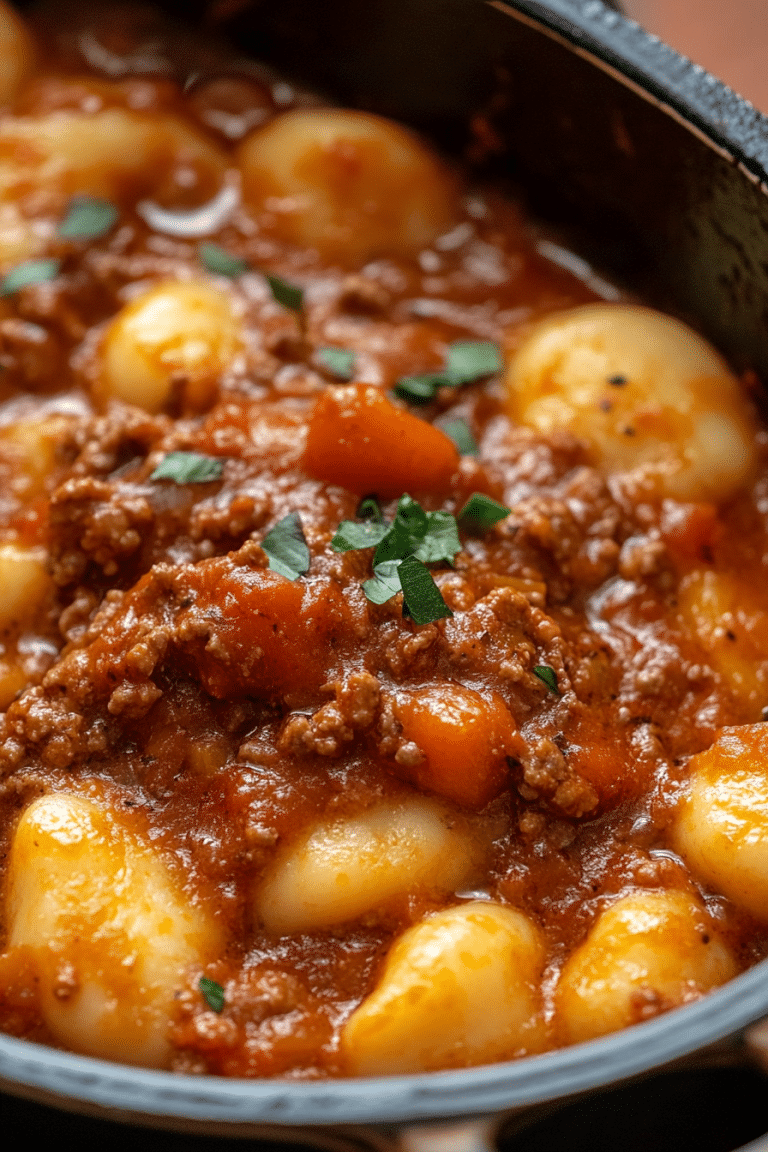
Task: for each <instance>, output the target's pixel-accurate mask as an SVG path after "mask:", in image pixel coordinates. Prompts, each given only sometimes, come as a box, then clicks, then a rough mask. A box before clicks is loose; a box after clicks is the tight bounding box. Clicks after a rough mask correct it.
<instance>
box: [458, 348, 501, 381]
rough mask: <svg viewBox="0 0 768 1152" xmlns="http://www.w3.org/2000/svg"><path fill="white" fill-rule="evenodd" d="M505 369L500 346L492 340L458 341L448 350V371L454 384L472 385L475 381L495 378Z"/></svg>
mask: <svg viewBox="0 0 768 1152" xmlns="http://www.w3.org/2000/svg"><path fill="white" fill-rule="evenodd" d="M503 368H504V361H503V360H502V358H501V352H500V351H499V348H498V345H496V344H493V343H491V341H490V340H457V341H456V343H455V344H451V346H450V348H449V349H448V359H447V361H446V370H447V372H448V374H449V375H450V376H451V377H452V378H453V381H454V384H471V383H472V381H473V380H479V379H481V377H483V376H493V374H494V373H495V372H501V371H502V370H503Z"/></svg>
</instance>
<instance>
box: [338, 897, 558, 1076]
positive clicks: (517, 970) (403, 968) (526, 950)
mask: <svg viewBox="0 0 768 1152" xmlns="http://www.w3.org/2000/svg"><path fill="white" fill-rule="evenodd" d="M545 954H546V953H545V948H544V945H543V942H542V939H541V935H540V933H539V931H538V929H537V927H536V925H535V924H534V923H533V922H532V921H531V920H530V919H529V918H528V917H527V916H525V915H524V914H523V913H522V912H518V911H517V910H516V909H514V908H506V907H504V906H502V905H500V904H494V903H491V902H486V901H480V900H475V901H472V902H471V903H469V904H462V905H459V906H458V907H456V908H448V909H447V910H446V911H445V912H438V913H436V914H435V915H434V916H429V917H427V919H426V920H424V921H422V922H421V923H420V924H416V925H414V927H413V928H409V929H408V931H407V932H404V933H403V935H402V936H401V937H400V938H399V939H398V940H397V941H396V942H395V944H394V946H393V947H392V949H391V951H390V953H389V955H388V956H387V960H386V964H385V967H384V972H383V973H382V976H381V979H380V980H379V983H378V984H377V986H376V988H375V989H374V991H373V992H372V993H371V995H370V996H368V997H367V999H365V1000H364V1001H363V1003H362V1004H361V1005H360V1007H359V1008H358V1009H357V1010H356V1011H355V1012H354V1013H353V1014H352V1016H351V1017H350V1019H349V1020H348V1021H347V1023H346V1025H345V1027H344V1031H343V1032H342V1038H341V1044H342V1053H343V1056H344V1060H345V1062H346V1064H347V1067H348V1069H349V1071H351V1072H354V1073H355V1074H356V1075H359V1076H380V1075H391V1074H393V1073H403V1072H428V1071H432V1070H434V1069H437V1068H445V1067H454V1066H460V1067H463V1066H465V1065H468V1064H483V1063H486V1062H490V1061H493V1060H500V1059H503V1058H504V1057H509V1056H511V1055H513V1054H514V1053H516V1052H517V1053H519V1052H521V1051H525V1052H529V1053H530V1052H537V1051H539V1050H540V1048H541V1047H542V1045H543V1042H544V1036H545V1032H544V1024H543V1021H542V1017H541V1000H540V994H539V990H538V985H539V980H540V977H541V970H542V967H543V964H544V957H545Z"/></svg>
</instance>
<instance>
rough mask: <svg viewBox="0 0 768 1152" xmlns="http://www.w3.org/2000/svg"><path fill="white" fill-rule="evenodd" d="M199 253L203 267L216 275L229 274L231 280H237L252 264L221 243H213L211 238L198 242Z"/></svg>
mask: <svg viewBox="0 0 768 1152" xmlns="http://www.w3.org/2000/svg"><path fill="white" fill-rule="evenodd" d="M197 254H198V256H199V257H200V263H201V264H202V265H203V267H204V268H205V269H206V270H207V271H208V272H212V273H213V274H214V276H229V278H230V279H231V280H235V279H236V278H237V277H238V276H242V275H243V273H244V272H247V271H248V269H249V268H250V264H249V263H248V261H247V260H244V259H243V257H242V256H233V255H232V253H231V252H227V250H226V248H222V247H221V245H220V244H212V243H211V242H210V240H204V241H202V243H200V244H198V246H197Z"/></svg>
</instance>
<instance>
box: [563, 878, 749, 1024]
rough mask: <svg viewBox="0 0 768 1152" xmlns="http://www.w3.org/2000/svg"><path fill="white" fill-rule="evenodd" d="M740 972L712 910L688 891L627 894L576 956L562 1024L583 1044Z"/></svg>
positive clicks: (568, 970) (566, 978)
mask: <svg viewBox="0 0 768 1152" xmlns="http://www.w3.org/2000/svg"><path fill="white" fill-rule="evenodd" d="M737 971H738V966H737V964H736V961H735V958H734V957H733V955H732V954H731V952H730V951H729V949H728V947H727V945H726V944H725V942H724V941H723V940H722V938H721V936H720V934H719V933H718V931H717V929H716V928H715V926H714V924H713V922H712V919H711V917H710V916H709V914H708V913H707V912H706V910H705V909H704V907H703V906H702V905H701V904H699V903H698V901H696V900H694V899H693V897H691V896H689V895H688V894H687V893H686V892H676V891H674V890H669V891H651V892H636V893H633V894H631V895H629V896H624V897H622V898H621V899H620V900H617V901H616V903H615V904H612V905H611V906H610V907H609V908H608V909H606V911H605V912H603V913H601V915H600V916H599V917H598V920H597V923H596V924H595V926H594V927H593V929H592V931H591V932H590V933H589V935H588V936H587V939H586V940H585V941H584V943H583V944H582V945H581V946H580V947H579V948H577V949H576V951H575V952H574V954H573V955H572V956H571V957H570V959H569V960H568V962H567V963H566V965H565V967H564V968H563V971H562V974H561V976H560V981H559V983H558V986H557V991H556V996H555V1026H556V1028H557V1030H558V1032H559V1034H560V1036H561V1038H562V1040H563V1042H565V1043H568V1044H576V1043H579V1042H580V1041H582V1040H591V1039H593V1038H594V1037H596V1036H603V1035H604V1034H605V1033H606V1032H616V1031H618V1029H619V1028H626V1027H628V1026H629V1025H630V1024H637V1023H640V1022H641V1021H642V1020H644V1019H648V1018H650V1017H651V1016H655V1015H657V1014H658V1013H659V1012H661V1011H666V1009H668V1008H674V1007H677V1005H679V1004H684V1003H686V1002H687V1001H688V1000H691V999H696V998H697V997H698V996H700V995H701V994H702V993H704V992H708V991H709V990H710V989H711V988H716V987H717V986H718V985H719V984H724V983H725V982H726V980H730V979H731V977H733V976H735V975H736V973H737Z"/></svg>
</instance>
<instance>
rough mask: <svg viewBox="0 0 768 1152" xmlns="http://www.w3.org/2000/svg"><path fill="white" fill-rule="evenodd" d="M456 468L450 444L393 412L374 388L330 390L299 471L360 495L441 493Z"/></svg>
mask: <svg viewBox="0 0 768 1152" xmlns="http://www.w3.org/2000/svg"><path fill="white" fill-rule="evenodd" d="M458 462H459V453H458V450H457V448H456V446H455V444H454V443H453V441H452V440H450V439H449V438H448V436H446V435H445V433H444V432H441V431H440V429H439V428H435V427H434V426H433V425H432V424H427V423H426V421H424V420H420V419H419V418H418V417H417V416H413V415H412V414H411V413H410V412H406V411H405V410H404V409H402V408H397V407H396V406H395V405H394V404H392V403H391V401H389V400H388V399H387V398H386V396H384V395H383V394H382V393H381V392H380V391H379V389H378V388H372V387H367V386H365V385H363V384H353V385H350V386H348V387H339V388H328V389H326V391H325V392H324V393H323V395H322V396H321V397H320V399H319V400H318V402H317V404H316V405H315V408H314V411H313V412H312V415H311V418H310V422H309V434H308V437H307V445H306V448H305V451H304V460H303V465H304V468H305V469H306V471H307V472H308V473H309V475H310V476H314V477H316V478H317V479H318V480H325V481H327V482H328V483H330V484H339V485H341V487H343V488H349V489H350V490H351V491H352V492H359V493H360V494H361V495H362V494H364V493H366V492H376V493H377V494H378V495H380V496H384V497H389V496H399V495H401V493H403V492H421V491H424V490H426V489H430V490H435V489H437V490H438V491H439V490H440V489H445V488H446V487H447V485H448V482H449V480H450V478H451V476H452V474H453V472H454V471H455V469H456V467H457V465H458Z"/></svg>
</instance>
